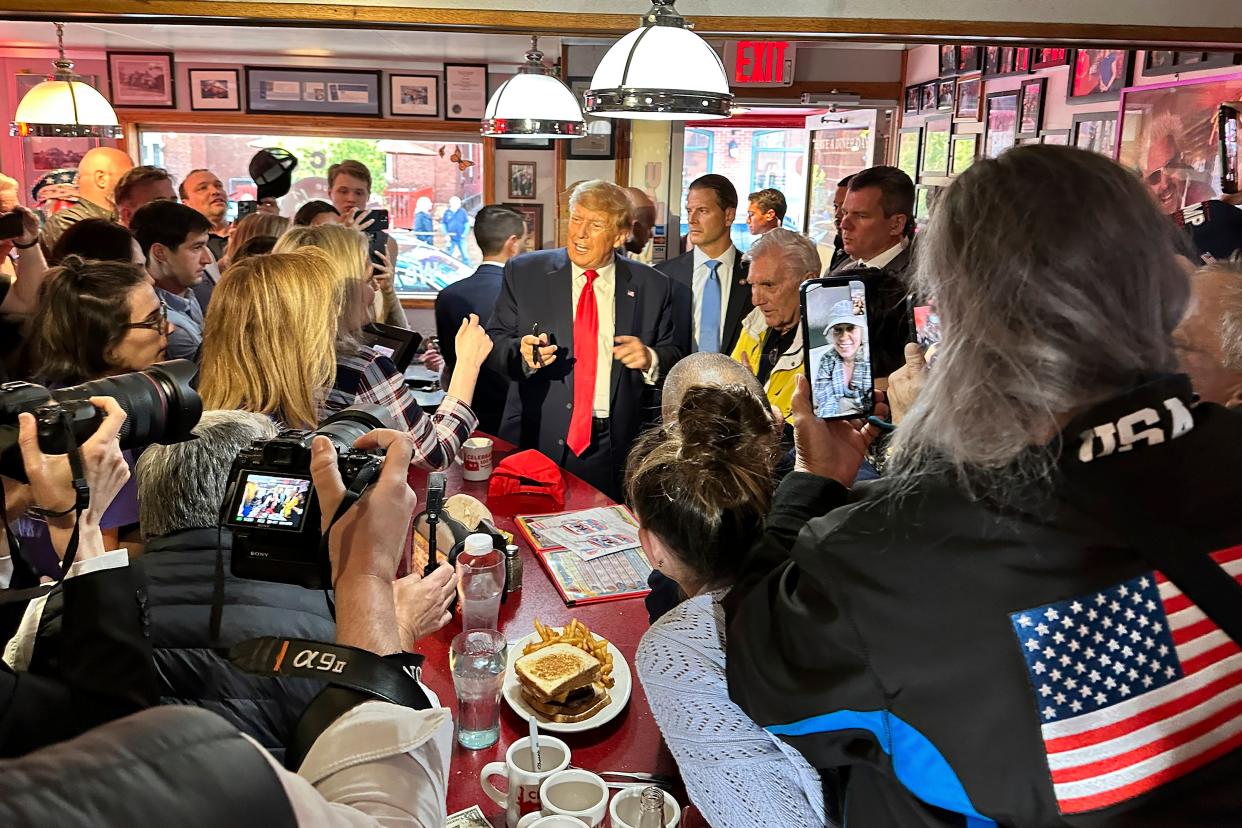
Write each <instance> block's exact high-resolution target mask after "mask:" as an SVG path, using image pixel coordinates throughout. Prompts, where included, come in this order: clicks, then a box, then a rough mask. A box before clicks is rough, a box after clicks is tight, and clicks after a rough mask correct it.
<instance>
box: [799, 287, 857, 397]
mask: <svg viewBox="0 0 1242 828" xmlns="http://www.w3.org/2000/svg"><path fill="white" fill-rule="evenodd" d="M872 290H873V288H872V286H871V283H870V281H869V280H868V279H867V278H866V277H865V276H863V275H850V276H836V277H828V278H824V279H809V280H807V281H805V282H803V283H802V289H801V293H802V365H803V368H804V370H805V371H806V378H807V379H808V380H810V383H811V396H812V399H813V402H814V405H815V414H816V415H817V416H819V417H822V418H824V419H826V420H852V419H855V418H857V417H866V416H867V415H868V414H870V413H871V411H872V409H873V408H874V407H875V380H874V372H873V369H872V364H871V349H870V344H869V342H868V332H869V331H870V329H871V327H872V326H871V319H870V314H871V308H872V307H873V306H874V302H873V301H872Z"/></svg>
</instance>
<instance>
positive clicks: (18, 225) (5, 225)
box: [0, 210, 26, 240]
mask: <svg viewBox="0 0 1242 828" xmlns="http://www.w3.org/2000/svg"><path fill="white" fill-rule="evenodd" d="M24 232H26V222H25V219H24V218H22V214H21V213H19V212H17V211H16V210H14V211H13V212H11V213H3V214H0V240H2V239H15V238H17V237H18V236H20V235H21V234H22V233H24Z"/></svg>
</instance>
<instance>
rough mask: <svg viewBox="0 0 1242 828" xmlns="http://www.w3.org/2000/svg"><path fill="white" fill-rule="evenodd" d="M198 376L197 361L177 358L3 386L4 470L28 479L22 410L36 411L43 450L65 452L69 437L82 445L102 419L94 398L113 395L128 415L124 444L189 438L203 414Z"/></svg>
mask: <svg viewBox="0 0 1242 828" xmlns="http://www.w3.org/2000/svg"><path fill="white" fill-rule="evenodd" d="M197 376H198V366H197V365H195V364H194V363H193V362H190V361H189V360H188V359H174V360H170V361H169V362H158V363H156V364H155V365H152V366H151V367H149V368H147V369H145V370H142V371H135V372H134V373H132V374H119V375H117V376H115V377H106V378H104V379H98V380H92V381H90V382H84V383H82V384H81V385H72V386H69V387H68V388H58V389H55V390H49V389H47V388H45V387H43V386H42V385H35V384H34V383H29V382H9V383H5V384H3V385H0V475H3V476H5V477H9V478H12V479H14V480H20V481H23V482H24V481H25V480H26V470H25V468H24V466H23V465H22V456H21V450H20V448H19V447H18V444H17V415H18V414H20V413H22V412H24V411H25V412H29V413H31V414H34V415H35V419H36V420H37V421H38V427H39V447H40V448H41V449H42V450H43V452H44V453H45V454H64V453H65V452H67V451H68V450H69V445H70V443H71V442H73V443H76V444H77V445H81V444H82V443H83V442H85V441H86V440H88V439H89V438H90V436H91V435H92V434H94V433H95V430H96V429H97V428H99V424H100V423H102V422H103V418H104V415H103V412H102V411H100V410H98V409H97V408H95V407H94V406H93V405H91V404H90V402H88V400H89V399H90V398H91V397H112V398H113V399H115V400H116V401H117V404H118V405H120V406H121V408H122V410H124V411H125V413H126V415H128V416H127V417H126V418H125V423H124V424H123V425H122V426H121V433H120V443H121V448H123V449H133V448H140V447H142V446H149V445H151V444H152V443H165V444H168V443H180V442H184V441H185V440H189V439H190V438H191V437H192V436H193V435H192V431H193V429H194V426H196V425H198V419H199V417H201V416H202V414H203V401H202V399H201V398H200V397H199V396H198V392H197V391H196V390H195V389H194V381H195V379H196V378H197ZM71 437H72V441H71V439H70V438H71Z"/></svg>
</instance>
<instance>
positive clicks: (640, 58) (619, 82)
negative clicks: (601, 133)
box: [586, 0, 733, 121]
mask: <svg viewBox="0 0 1242 828" xmlns="http://www.w3.org/2000/svg"><path fill="white" fill-rule="evenodd" d="M673 2H674V0H652V5H651V10H650V11H648V12H647V13H646V14H645V15H643V18H642V26H641V27H640V28H637V29H635V30H634V31H632V32H630V33H629V34H627V35H626V36H625V37H623V38H621V39H620V40H618V41H617V42H616V43H614V44H613V45H612V48H611V49H609V50H608V54H606V55H604V59H603V60H601V61H600V63H599V67H598V68H597V69H596V70H595V77H593V78H592V79H591V89H590V90H589V91H588V92H587V93H586V110H587V112H589V113H590V114H592V115H598V116H601V117H605V118H635V119H642V120H651V121H688V120H696V121H706V120H713V119H717V118H728V117H729V109H730V107H731V106H732V105H733V95H732V94H731V93H730V92H729V78H728V76H727V75H726V74H725V68H724V64H723V63H721V62H720V56H719V55H717V54H716V50H715V49H713V48H712V47H711V46H709V45H708V44H707V41H705V40H704V39H703V38H701V37H699V36H698V35H696V34H694V33H693V32H691V31H690V28H691V24H689V23H687V22H686V19H685V18H684V17H682V16H681V15H680V14H678V13H677V10H676V9H675V8H673Z"/></svg>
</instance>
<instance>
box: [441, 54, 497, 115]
mask: <svg viewBox="0 0 1242 828" xmlns="http://www.w3.org/2000/svg"><path fill="white" fill-rule="evenodd" d="M480 69H481V70H483V85H482V87H480V88H478V89H475V88H473V87H471V88H470V89H466V88H463V87H461V86H460V83H461V80H462V79H463V78H464V77H465V76H466V72H467V70H468V71H469V73H470V74H471V75H473V74H476V73H477V72H478V70H480ZM489 93H490V87H489V86H488V77H487V64H486V63H446V64H444V120H446V121H479V120H482V118H483V115H484V114H485V112H486V110H487V96H488V94H489Z"/></svg>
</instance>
